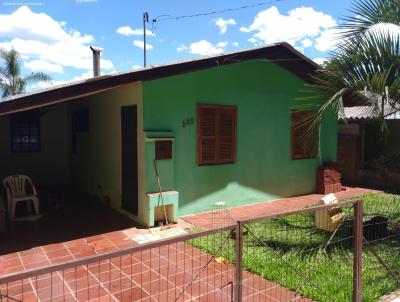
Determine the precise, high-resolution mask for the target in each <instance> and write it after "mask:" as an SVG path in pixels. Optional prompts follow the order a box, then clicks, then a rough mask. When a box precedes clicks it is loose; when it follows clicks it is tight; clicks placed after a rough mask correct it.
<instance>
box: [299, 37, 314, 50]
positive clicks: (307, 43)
mask: <svg viewBox="0 0 400 302" xmlns="http://www.w3.org/2000/svg"><path fill="white" fill-rule="evenodd" d="M301 44H302V45H303V47H304V48H307V47H310V46H311V45H313V44H314V42H313V40H311V39H309V38H305V39H304V40H302V41H301Z"/></svg>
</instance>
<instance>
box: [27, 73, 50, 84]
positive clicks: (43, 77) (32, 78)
mask: <svg viewBox="0 0 400 302" xmlns="http://www.w3.org/2000/svg"><path fill="white" fill-rule="evenodd" d="M24 80H25V81H26V82H27V83H28V84H29V83H34V82H49V81H51V77H50V76H49V75H48V74H46V73H44V72H33V73H31V74H30V75H28V76H26V77H25V78H24Z"/></svg>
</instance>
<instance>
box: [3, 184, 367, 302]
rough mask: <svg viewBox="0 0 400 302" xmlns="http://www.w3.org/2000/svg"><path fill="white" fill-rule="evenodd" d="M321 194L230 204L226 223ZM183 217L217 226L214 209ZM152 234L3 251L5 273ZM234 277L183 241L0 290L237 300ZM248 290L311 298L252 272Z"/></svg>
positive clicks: (78, 296) (251, 295)
mask: <svg viewBox="0 0 400 302" xmlns="http://www.w3.org/2000/svg"><path fill="white" fill-rule="evenodd" d="M369 192H371V191H370V190H366V189H359V188H352V189H350V188H348V189H347V190H346V191H342V192H340V193H338V194H337V196H338V197H339V198H346V197H354V196H357V195H362V194H366V193H369ZM320 198H321V195H317V194H313V195H307V196H301V197H293V198H285V199H282V200H276V201H270V202H261V203H258V204H253V205H246V206H240V207H235V208H232V209H229V217H230V220H227V221H226V223H230V222H235V221H237V220H238V219H248V218H253V217H258V216H263V215H269V214H273V213H280V212H284V211H287V210H289V209H298V208H303V207H305V206H310V205H313V204H315V203H316V202H317V201H318V200H319V199H320ZM183 219H184V221H186V223H187V224H189V225H186V226H197V227H202V228H211V227H212V219H211V216H210V213H201V214H196V215H190V216H186V217H184V218H183ZM144 232H146V230H140V229H136V228H132V229H129V230H125V231H116V232H111V233H105V234H101V235H97V236H91V237H87V238H81V239H78V240H73V241H68V242H63V243H57V244H50V245H45V246H39V247H35V248H32V249H30V250H25V251H20V252H16V253H12V254H7V255H3V256H0V276H4V275H7V274H11V273H17V272H22V271H25V270H29V269H33V268H40V267H46V266H49V265H51V264H55V263H62V262H68V261H73V260H79V259H83V258H85V257H88V256H92V255H97V254H102V253H104V252H110V251H117V250H119V249H120V248H123V247H132V246H137V245H138V243H136V242H135V241H133V240H132V234H140V233H142V234H143V233H144ZM127 234H129V236H127ZM21 240H23V239H21ZM207 264H208V265H207ZM233 275H234V266H233V265H231V264H228V263H216V262H215V261H214V259H213V258H211V255H210V254H207V253H204V252H202V251H200V250H198V249H196V248H194V247H193V246H192V245H188V244H185V243H183V242H179V243H176V244H170V245H168V246H162V247H158V248H153V249H151V250H147V251H143V252H139V253H133V254H129V255H125V256H122V257H116V258H114V259H111V260H104V261H101V262H96V263H93V264H90V265H84V266H78V267H76V268H75V269H67V270H63V271H58V272H55V273H53V274H52V275H51V276H50V275H44V276H43V275H42V276H38V277H37V278H30V279H29V280H24V281H23V282H19V281H18V282H13V283H12V284H8V285H5V284H0V291H1V292H2V293H7V292H8V294H9V295H10V296H12V297H14V298H16V299H20V300H23V301H43V302H44V301H230V299H231V294H230V286H231V283H230V282H232V281H233ZM194 277H195V278H194ZM192 281H193V282H192ZM221 287H223V288H222V289H221ZM243 288H244V292H243V294H244V297H245V299H244V301H272V302H276V301H307V299H303V298H301V297H300V296H298V295H295V294H294V293H293V292H291V291H289V290H287V289H285V288H282V287H281V286H279V285H277V284H275V283H273V282H270V281H268V280H265V279H263V278H261V277H259V276H258V275H254V274H250V273H247V272H246V273H245V274H244V286H243ZM22 294H23V295H22ZM177 297H179V299H176V298H177ZM10 301H11V300H10Z"/></svg>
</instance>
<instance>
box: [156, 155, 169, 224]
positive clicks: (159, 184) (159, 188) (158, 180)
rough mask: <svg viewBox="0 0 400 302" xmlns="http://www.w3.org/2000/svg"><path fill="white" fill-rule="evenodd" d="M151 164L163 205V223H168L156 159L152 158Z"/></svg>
mask: <svg viewBox="0 0 400 302" xmlns="http://www.w3.org/2000/svg"><path fill="white" fill-rule="evenodd" d="M153 165H154V170H155V172H156V176H157V184H158V191H159V192H160V198H161V203H162V206H163V209H164V218H165V224H166V225H168V217H167V211H166V209H165V204H164V198H163V195H162V189H161V180H160V175H158V169H157V163H156V159H154V160H153Z"/></svg>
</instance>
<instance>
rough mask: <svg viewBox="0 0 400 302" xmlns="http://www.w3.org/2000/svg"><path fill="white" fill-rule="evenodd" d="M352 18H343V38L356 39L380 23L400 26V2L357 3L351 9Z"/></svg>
mask: <svg viewBox="0 0 400 302" xmlns="http://www.w3.org/2000/svg"><path fill="white" fill-rule="evenodd" d="M350 13H351V16H347V17H344V18H342V20H343V21H344V22H343V24H341V25H339V26H338V28H339V29H341V30H343V37H345V38H354V37H357V36H359V35H360V34H363V33H365V32H366V31H367V30H368V29H370V28H371V27H372V26H374V25H377V24H379V23H390V24H395V25H399V26H400V0H363V1H357V2H355V3H354V4H353V7H352V8H351V9H350Z"/></svg>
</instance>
